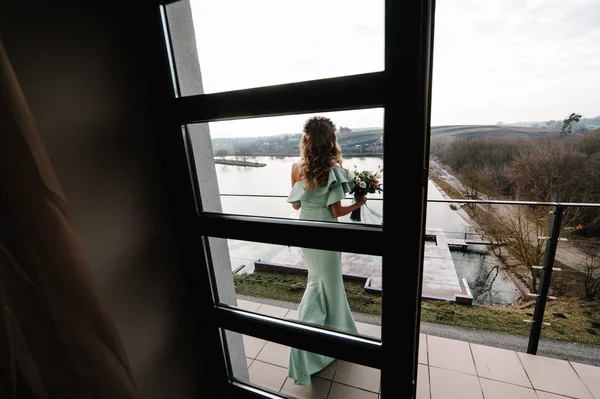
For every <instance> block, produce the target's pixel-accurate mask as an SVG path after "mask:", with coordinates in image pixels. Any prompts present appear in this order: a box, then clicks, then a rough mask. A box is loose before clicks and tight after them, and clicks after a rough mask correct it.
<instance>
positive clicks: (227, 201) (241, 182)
mask: <svg viewBox="0 0 600 399" xmlns="http://www.w3.org/2000/svg"><path fill="white" fill-rule="evenodd" d="M248 160H249V161H254V162H261V163H265V164H266V166H264V167H242V166H231V165H221V164H217V165H216V171H217V179H218V183H219V190H220V192H221V195H222V197H221V203H222V207H223V212H226V213H233V214H241V215H257V216H267V217H286V218H287V217H290V218H293V217H297V212H295V211H294V210H293V209H292V207H291V206H290V204H288V203H287V202H286V201H285V197H287V195H288V194H289V191H290V189H291V166H292V164H293V163H294V162H295V161H296V160H297V158H295V157H250V158H248ZM355 165H356V167H358V169H359V170H373V171H374V170H377V168H378V166H381V167H383V159H382V158H379V157H353V158H345V160H344V166H345V167H346V168H349V169H351V170H352V169H354V166H355ZM384 176H385V171H384V172H383V173H382V177H381V179H380V181H381V182H382V184H383V188H384V190H385V182H384ZM235 195H241V196H235ZM252 196H257V197H252ZM264 196H267V197H264ZM368 198H369V200H368V201H367V204H368V206H369V207H370V208H371V209H372V210H373V211H375V212H377V213H380V214H383V209H382V206H383V194H379V193H376V194H369V196H368ZM428 198H429V199H443V198H444V197H443V195H442V193H440V191H439V190H438V189H437V188H436V187H435V185H434V184H433V183H431V182H429V186H428ZM346 202H347V204H350V203H351V200H347V201H346ZM341 221H347V217H346V219H343V218H342V219H341ZM426 229H441V230H442V231H443V232H444V233H445V234H446V235H447V236H449V237H455V236H456V237H458V236H460V235H464V233H465V232H472V231H473V229H472V227H471V226H470V225H469V223H468V222H467V220H465V217H464V216H461V213H459V212H458V211H455V210H452V209H451V208H450V206H449V204H448V203H439V202H429V203H428V205H427V220H426ZM452 258H453V260H454V264H455V268H456V272H457V274H458V277H459V279H462V278H465V279H466V280H467V282H468V284H469V287H470V288H471V291H472V293H473V296H474V302H475V303H491V304H509V303H512V302H513V301H514V300H515V299H516V298H517V297H518V291H517V290H516V288H515V287H514V285H513V283H512V282H511V281H510V279H509V278H508V277H507V276H506V274H505V273H504V272H502V271H500V272H499V273H496V272H497V267H496V265H497V263H498V262H497V260H496V259H495V257H494V256H493V255H488V253H487V249H486V248H485V247H484V246H469V248H468V251H452Z"/></svg>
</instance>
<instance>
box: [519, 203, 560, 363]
mask: <svg viewBox="0 0 600 399" xmlns="http://www.w3.org/2000/svg"><path fill="white" fill-rule="evenodd" d="M550 213H551V214H552V216H551V217H550V225H549V226H548V237H546V251H545V253H544V265H543V267H542V273H541V276H540V288H539V293H538V295H537V300H536V302H535V310H534V311H533V317H532V320H531V330H530V333H529V344H528V345H527V353H529V354H532V355H535V354H536V353H537V349H538V343H539V341H540V334H541V332H542V324H543V321H544V311H545V309H546V302H547V300H548V292H549V291H550V280H551V278H552V268H553V265H554V256H555V255H556V247H557V245H558V237H559V235H560V225H561V223H562V215H563V207H562V206H561V205H556V206H554V209H553V210H552V211H551V212H550Z"/></svg>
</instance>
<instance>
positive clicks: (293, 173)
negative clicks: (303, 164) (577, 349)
mask: <svg viewBox="0 0 600 399" xmlns="http://www.w3.org/2000/svg"><path fill="white" fill-rule="evenodd" d="M297 171H298V165H296V164H295V163H294V164H292V188H294V184H296V182H297V181H298V180H297V175H298V173H297ZM292 208H294V209H295V210H298V209H300V205H296V204H292Z"/></svg>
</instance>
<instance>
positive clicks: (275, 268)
mask: <svg viewBox="0 0 600 399" xmlns="http://www.w3.org/2000/svg"><path fill="white" fill-rule="evenodd" d="M254 270H259V271H267V272H278V273H285V274H301V275H307V274H308V270H306V269H305V268H304V267H298V266H290V265H284V264H281V263H267V262H254ZM342 279H343V280H344V281H355V282H358V283H363V284H364V285H365V290H367V291H371V292H379V293H381V289H377V288H373V287H367V283H368V282H369V281H370V280H369V279H370V277H369V276H364V275H362V274H354V273H344V274H342Z"/></svg>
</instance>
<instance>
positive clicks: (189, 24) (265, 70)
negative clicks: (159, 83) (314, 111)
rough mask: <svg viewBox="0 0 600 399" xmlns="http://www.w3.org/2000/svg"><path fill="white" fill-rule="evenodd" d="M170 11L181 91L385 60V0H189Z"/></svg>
mask: <svg viewBox="0 0 600 399" xmlns="http://www.w3.org/2000/svg"><path fill="white" fill-rule="evenodd" d="M182 8H185V13H178V11H179V10H180V9H182ZM167 11H168V14H169V22H170V30H171V38H172V40H173V41H174V46H173V47H174V48H173V50H174V57H175V60H176V64H177V70H178V74H179V75H182V74H184V75H185V74H187V75H189V76H185V77H184V83H186V84H184V87H182V95H192V94H206V93H215V92H223V91H230V90H239V89H247V88H252V87H261V86H269V85H277V84H282V83H291V82H301V81H308V80H313V79H323V78H331V77H337V76H347V75H354V74H361V73H367V72H376V71H382V70H383V68H384V29H383V24H384V2H383V0H377V1H365V0H349V1H341V0H326V1H323V0H319V1H316V0H308V1H303V2H290V1H278V0H257V1H246V0H220V1H208V0H191V1H189V2H188V1H185V2H184V5H175V6H169V7H168V8H167ZM186 16H187V17H188V18H187V19H186V18H185V17H186ZM185 43H189V45H186V44H185ZM194 43H195V46H194V45H193V44H194ZM198 63H199V66H198ZM192 78H193V79H195V80H196V81H198V82H201V83H200V84H199V85H194V84H192V82H189V79H192ZM187 83H189V84H187Z"/></svg>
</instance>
